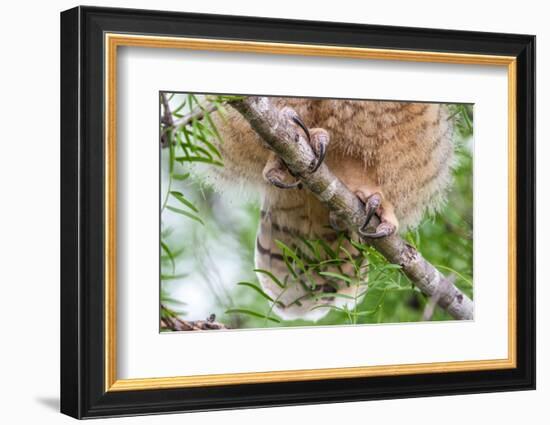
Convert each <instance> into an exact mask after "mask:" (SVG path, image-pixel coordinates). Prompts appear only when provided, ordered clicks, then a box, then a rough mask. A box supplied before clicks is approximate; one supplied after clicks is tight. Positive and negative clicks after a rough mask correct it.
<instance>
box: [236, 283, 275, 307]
mask: <svg viewBox="0 0 550 425" xmlns="http://www.w3.org/2000/svg"><path fill="white" fill-rule="evenodd" d="M237 285H240V286H247V287H249V288H252V289H254V290H255V291H256V292H257V293H258V294H260V295H261V296H262V297H264V298H265V299H267V300H268V301H271V302H272V303H277V304H279V305H280V306H282V307H284V304H283V303H282V302H281V301H275V300H274V299H273V298H271V297H270V296H269V295H268V294H266V293H265V292H264V291H263V290H262V288H260V287H258V286H256V285H254V284H253V283H251V282H239V283H237Z"/></svg>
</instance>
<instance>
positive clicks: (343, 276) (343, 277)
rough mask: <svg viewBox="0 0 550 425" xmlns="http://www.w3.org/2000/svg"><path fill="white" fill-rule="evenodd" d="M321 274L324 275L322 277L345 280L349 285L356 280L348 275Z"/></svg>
mask: <svg viewBox="0 0 550 425" xmlns="http://www.w3.org/2000/svg"><path fill="white" fill-rule="evenodd" d="M319 274H320V275H322V276H327V277H333V278H335V279H340V280H343V281H345V282H349V283H353V282H354V279H352V278H351V277H349V276H346V275H343V274H340V273H333V272H319Z"/></svg>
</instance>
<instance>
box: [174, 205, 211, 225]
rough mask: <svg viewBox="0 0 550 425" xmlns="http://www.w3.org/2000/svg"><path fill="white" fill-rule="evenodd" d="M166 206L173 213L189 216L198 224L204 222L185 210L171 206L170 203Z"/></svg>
mask: <svg viewBox="0 0 550 425" xmlns="http://www.w3.org/2000/svg"><path fill="white" fill-rule="evenodd" d="M166 208H168V209H169V210H170V211H173V212H175V213H178V214H181V215H184V216H186V217H189V218H190V219H192V220H195V221H198V222H199V223H200V224H202V225H204V222H203V221H202V220H201V219H200V218H199V217H198V216H196V215H195V214H191V213H189V212H187V211H184V210H182V209H179V208H175V207H172V206H170V205H167V206H166Z"/></svg>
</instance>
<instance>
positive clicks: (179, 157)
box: [176, 156, 223, 167]
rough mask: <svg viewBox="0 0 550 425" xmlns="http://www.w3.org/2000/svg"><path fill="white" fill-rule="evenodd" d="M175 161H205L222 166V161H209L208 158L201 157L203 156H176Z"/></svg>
mask: <svg viewBox="0 0 550 425" xmlns="http://www.w3.org/2000/svg"><path fill="white" fill-rule="evenodd" d="M176 161H178V162H182V163H183V162H204V163H207V164H212V165H218V166H220V167H223V162H220V161H211V160H209V159H208V158H203V157H200V156H190V157H186V156H178V157H176Z"/></svg>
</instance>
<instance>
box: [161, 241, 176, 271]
mask: <svg viewBox="0 0 550 425" xmlns="http://www.w3.org/2000/svg"><path fill="white" fill-rule="evenodd" d="M160 246H161V247H162V249H163V250H164V252H166V255H167V256H168V258H169V259H170V262H171V263H172V273H175V271H176V262H175V260H174V255H173V254H172V251H170V248H168V245H166V244H165V243H164V242H163V241H162V240H161V241H160Z"/></svg>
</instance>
